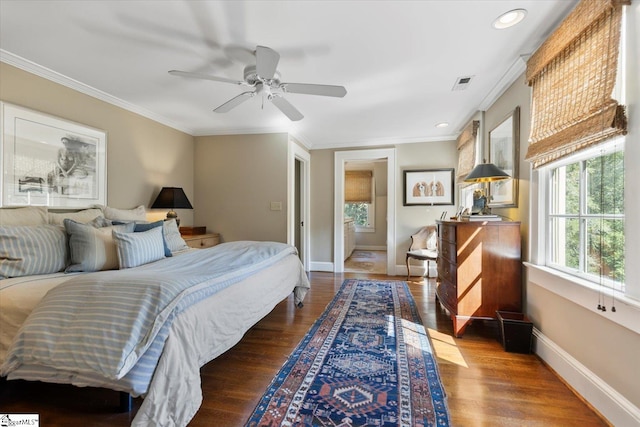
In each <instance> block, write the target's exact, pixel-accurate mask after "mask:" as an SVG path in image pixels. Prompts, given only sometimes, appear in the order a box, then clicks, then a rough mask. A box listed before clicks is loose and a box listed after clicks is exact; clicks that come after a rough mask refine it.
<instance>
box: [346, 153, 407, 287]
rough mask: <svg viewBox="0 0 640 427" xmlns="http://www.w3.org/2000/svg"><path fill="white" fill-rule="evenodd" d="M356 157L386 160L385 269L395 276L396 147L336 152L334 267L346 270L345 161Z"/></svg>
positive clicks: (353, 159)
mask: <svg viewBox="0 0 640 427" xmlns="http://www.w3.org/2000/svg"><path fill="white" fill-rule="evenodd" d="M356 160H386V162H387V177H386V178H387V210H386V221H387V236H386V252H387V259H386V264H387V267H386V271H387V274H388V275H391V276H393V275H395V259H396V248H395V241H396V227H395V223H396V221H395V200H396V198H395V191H396V180H395V176H396V160H395V149H394V148H384V149H372V150H355V151H337V152H336V153H335V168H334V170H335V177H334V189H335V191H334V197H335V198H334V240H333V267H334V272H335V273H343V272H344V254H345V252H344V238H345V234H344V228H345V227H344V175H345V164H346V163H347V162H349V161H356Z"/></svg>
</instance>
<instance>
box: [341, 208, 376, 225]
mask: <svg viewBox="0 0 640 427" xmlns="http://www.w3.org/2000/svg"><path fill="white" fill-rule="evenodd" d="M374 212H375V203H345V204H344V216H345V217H350V218H353V222H354V224H355V225H356V231H358V232H362V231H365V232H367V231H371V232H373V231H375V216H374Z"/></svg>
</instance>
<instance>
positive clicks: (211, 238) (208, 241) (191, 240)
mask: <svg viewBox="0 0 640 427" xmlns="http://www.w3.org/2000/svg"><path fill="white" fill-rule="evenodd" d="M182 238H183V239H184V241H185V242H186V243H187V245H188V246H189V247H191V248H196V249H204V248H210V247H212V246H215V245H217V244H219V243H220V235H218V234H201V235H196V236H182Z"/></svg>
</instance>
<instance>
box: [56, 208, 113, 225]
mask: <svg viewBox="0 0 640 427" xmlns="http://www.w3.org/2000/svg"><path fill="white" fill-rule="evenodd" d="M48 216H49V224H52V225H62V226H64V220H65V219H71V220H73V221H75V222H80V223H82V224H86V223H88V222H91V221H93V220H94V219H96V218H97V217H99V216H102V211H101V210H100V209H85V210H82V211H78V212H60V213H55V212H49V215H48Z"/></svg>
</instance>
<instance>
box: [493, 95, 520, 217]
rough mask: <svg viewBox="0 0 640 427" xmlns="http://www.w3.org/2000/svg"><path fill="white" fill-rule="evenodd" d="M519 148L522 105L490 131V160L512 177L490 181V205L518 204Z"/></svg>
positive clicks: (513, 205) (505, 205)
mask: <svg viewBox="0 0 640 427" xmlns="http://www.w3.org/2000/svg"><path fill="white" fill-rule="evenodd" d="M519 149H520V107H516V108H515V109H514V110H513V111H512V112H511V113H510V114H509V115H508V116H507V118H506V119H504V120H503V121H502V123H500V124H499V125H498V126H496V127H495V128H494V129H492V130H491V131H489V162H490V163H493V164H494V165H496V166H497V167H499V168H500V169H502V170H503V171H505V172H506V173H507V174H509V176H511V177H512V178H509V179H505V180H502V181H496V182H490V183H489V195H488V196H489V197H488V205H489V207H517V206H518V179H517V177H518V162H519V151H520V150H519ZM514 177H515V178H514Z"/></svg>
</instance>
